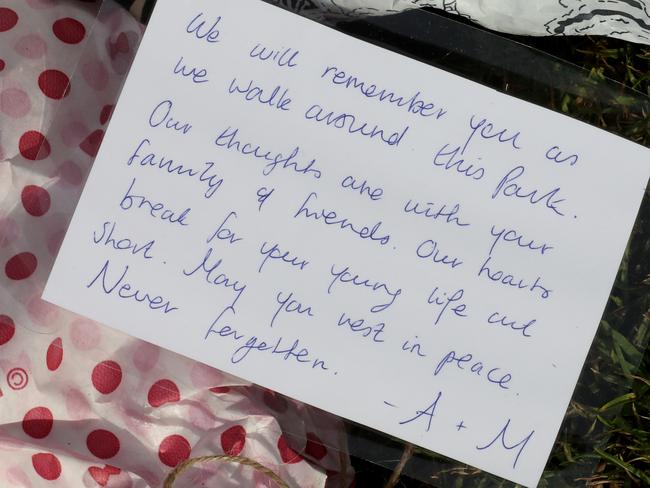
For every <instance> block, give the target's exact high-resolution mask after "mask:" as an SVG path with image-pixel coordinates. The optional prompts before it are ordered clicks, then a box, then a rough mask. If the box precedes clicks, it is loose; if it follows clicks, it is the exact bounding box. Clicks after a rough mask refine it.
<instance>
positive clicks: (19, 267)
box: [5, 252, 38, 281]
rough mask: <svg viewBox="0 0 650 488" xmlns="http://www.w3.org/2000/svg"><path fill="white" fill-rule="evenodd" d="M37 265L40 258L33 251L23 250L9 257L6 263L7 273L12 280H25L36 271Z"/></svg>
mask: <svg viewBox="0 0 650 488" xmlns="http://www.w3.org/2000/svg"><path fill="white" fill-rule="evenodd" d="M37 265H38V260H37V259H36V256H35V255H34V254H32V253H31V252H21V253H19V254H16V255H14V256H12V257H11V258H9V260H8V261H7V263H6V264H5V274H6V275H7V278H9V279H10V280H14V281H20V280H24V279H27V278H29V277H30V276H31V275H32V274H33V273H34V271H36V266H37Z"/></svg>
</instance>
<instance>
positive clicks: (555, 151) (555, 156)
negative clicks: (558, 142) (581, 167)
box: [546, 146, 579, 166]
mask: <svg viewBox="0 0 650 488" xmlns="http://www.w3.org/2000/svg"><path fill="white" fill-rule="evenodd" d="M546 159H548V160H549V161H553V162H554V163H557V164H564V163H569V165H570V166H573V165H575V164H576V163H577V162H578V160H579V157H578V155H577V154H570V155H569V156H565V155H564V154H563V153H562V151H561V150H560V148H559V147H558V146H553V147H551V148H550V149H549V150H548V151H546Z"/></svg>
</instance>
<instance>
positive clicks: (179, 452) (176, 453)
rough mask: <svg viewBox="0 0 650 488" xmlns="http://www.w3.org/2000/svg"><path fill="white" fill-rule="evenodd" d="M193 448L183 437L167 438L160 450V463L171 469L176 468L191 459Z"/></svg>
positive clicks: (172, 436)
mask: <svg viewBox="0 0 650 488" xmlns="http://www.w3.org/2000/svg"><path fill="white" fill-rule="evenodd" d="M191 452H192V446H190V443H189V442H188V441H187V439H185V437H183V436H182V435H170V436H168V437H165V438H164V439H163V441H162V442H161V443H160V447H159V448H158V457H159V458H160V461H161V462H162V463H163V464H164V465H166V466H169V467H170V468H175V467H176V466H178V464H180V463H182V462H183V461H185V460H186V459H188V458H189V457H190V454H191Z"/></svg>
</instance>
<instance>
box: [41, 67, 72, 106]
mask: <svg viewBox="0 0 650 488" xmlns="http://www.w3.org/2000/svg"><path fill="white" fill-rule="evenodd" d="M38 87H39V88H40V89H41V91H42V92H43V94H44V95H45V96H46V97H48V98H53V99H55V100H60V99H61V98H63V97H65V96H67V95H68V93H70V78H68V75H66V74H65V73H64V72H63V71H59V70H58V69H47V70H45V71H43V72H42V73H41V74H40V75H39V76H38Z"/></svg>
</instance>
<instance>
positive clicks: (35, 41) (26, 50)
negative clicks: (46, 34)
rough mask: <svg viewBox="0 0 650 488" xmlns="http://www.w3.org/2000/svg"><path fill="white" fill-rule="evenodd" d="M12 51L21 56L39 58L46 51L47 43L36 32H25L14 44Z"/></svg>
mask: <svg viewBox="0 0 650 488" xmlns="http://www.w3.org/2000/svg"><path fill="white" fill-rule="evenodd" d="M14 51H16V53H18V54H19V55H20V56H22V57H23V58H27V59H39V58H42V57H43V56H45V53H47V44H46V42H45V41H44V40H43V38H42V37H41V36H40V35H38V34H27V35H25V36H23V37H21V38H20V39H18V41H16V44H15V45H14Z"/></svg>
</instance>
